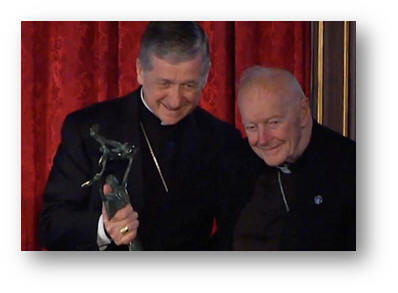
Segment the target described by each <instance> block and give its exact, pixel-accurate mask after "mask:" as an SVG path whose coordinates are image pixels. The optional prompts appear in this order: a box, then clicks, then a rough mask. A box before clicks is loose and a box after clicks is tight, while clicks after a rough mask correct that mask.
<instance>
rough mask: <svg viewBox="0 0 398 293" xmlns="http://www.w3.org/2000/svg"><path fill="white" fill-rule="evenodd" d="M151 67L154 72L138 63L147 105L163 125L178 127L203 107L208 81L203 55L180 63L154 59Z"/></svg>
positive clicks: (139, 81) (138, 76) (138, 74)
mask: <svg viewBox="0 0 398 293" xmlns="http://www.w3.org/2000/svg"><path fill="white" fill-rule="evenodd" d="M151 65H152V66H151V69H150V70H144V69H143V67H142V65H141V63H140V61H139V59H138V60H137V80H138V83H139V84H141V85H142V87H143V91H144V99H145V102H146V103H147V105H148V106H149V108H151V110H152V111H153V113H154V114H155V115H156V116H157V117H158V118H159V119H160V120H162V122H163V123H165V124H168V125H172V124H176V123H178V122H179V121H180V120H182V119H183V118H185V117H186V116H187V115H188V114H189V113H191V112H192V111H193V110H194V109H195V107H196V106H197V105H198V104H199V99H200V94H201V92H202V89H203V87H204V86H205V84H206V79H207V73H205V74H203V70H202V68H203V63H202V55H201V54H199V55H198V56H196V57H194V58H193V59H191V60H187V61H183V62H179V63H172V62H169V61H167V60H165V59H161V58H158V57H156V56H155V55H152V57H151Z"/></svg>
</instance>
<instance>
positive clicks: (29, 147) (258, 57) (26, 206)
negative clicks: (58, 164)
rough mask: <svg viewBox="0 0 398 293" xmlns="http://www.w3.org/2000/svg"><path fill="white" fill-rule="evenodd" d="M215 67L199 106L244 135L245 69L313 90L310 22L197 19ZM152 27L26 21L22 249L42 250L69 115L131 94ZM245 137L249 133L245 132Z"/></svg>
mask: <svg viewBox="0 0 398 293" xmlns="http://www.w3.org/2000/svg"><path fill="white" fill-rule="evenodd" d="M199 23H200V24H201V25H202V27H203V28H204V30H205V31H206V32H207V34H208V36H209V41H210V50H211V62H212V67H211V70H210V74H209V79H208V84H207V86H206V88H205V89H204V91H203V94H202V98H201V102H200V105H201V106H202V107H203V108H205V109H207V110H208V111H210V112H211V113H213V114H214V115H215V116H217V117H219V118H220V119H223V120H225V121H227V122H230V123H233V124H235V125H236V127H237V128H238V129H240V130H242V129H243V128H242V125H241V122H240V116H239V113H238V111H237V107H236V103H235V98H236V94H237V86H238V82H239V77H240V75H241V73H242V71H243V70H245V69H246V68H247V67H250V66H253V65H256V64H260V65H263V66H272V67H282V68H286V69H288V70H290V71H291V72H293V73H294V74H295V75H296V77H297V78H298V80H299V82H300V83H301V85H302V86H303V88H304V91H305V93H306V94H307V96H308V95H309V89H310V43H311V41H310V23H309V22H212V21H209V22H199ZM146 24H147V22H22V26H21V30H22V32H21V36H22V40H21V41H22V43H21V45H22V46H21V48H22V52H21V54H22V59H21V60H22V79H21V82H22V84H21V88H22V124H21V125H22V154H21V156H22V184H21V187H22V188H21V217H22V219H21V249H22V250H40V249H41V247H40V245H39V241H38V237H37V225H38V219H39V214H40V209H41V202H42V199H41V197H42V192H43V190H44V187H45V184H46V180H47V176H48V174H49V171H50V168H51V165H52V160H53V157H54V155H55V152H56V149H57V146H58V144H59V141H60V129H61V126H62V122H63V120H64V118H65V116H66V115H67V114H68V113H70V112H71V111H74V110H77V109H80V108H83V107H85V106H88V105H90V104H92V103H95V102H99V101H104V100H107V99H112V98H116V97H118V96H120V95H124V94H126V93H128V92H130V91H133V90H134V89H135V88H136V87H137V86H138V83H137V81H136V73H135V61H136V58H137V55H138V50H139V43H140V38H141V35H142V33H143V31H144V29H145V27H146ZM242 133H243V132H242Z"/></svg>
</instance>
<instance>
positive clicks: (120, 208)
mask: <svg viewBox="0 0 398 293" xmlns="http://www.w3.org/2000/svg"><path fill="white" fill-rule="evenodd" d="M98 128H99V127H98V125H94V126H92V127H91V128H90V136H91V137H93V138H94V139H95V140H96V141H97V142H98V143H99V144H100V152H101V153H102V155H101V157H100V159H99V161H98V165H99V166H100V167H101V170H100V171H99V172H98V173H96V174H95V175H94V177H93V178H92V179H91V180H88V181H86V182H84V183H83V184H82V185H81V187H83V188H85V187H89V186H91V185H93V184H95V183H97V184H99V193H100V196H101V199H102V202H103V215H104V225H105V228H106V230H107V232H108V234H109V235H110V236H111V238H112V239H113V240H114V242H115V243H116V244H117V245H121V244H129V250H135V249H134V242H132V240H133V239H134V238H135V237H136V233H137V227H138V220H137V218H138V214H137V213H136V212H135V211H134V210H133V208H132V206H131V204H130V197H129V194H128V192H127V178H128V175H129V173H130V170H131V166H132V163H133V160H134V157H135V155H136V154H137V151H138V150H137V148H136V147H135V146H134V145H131V144H129V143H124V144H122V143H120V142H118V141H115V140H110V139H106V138H104V137H103V136H100V135H99V134H98ZM111 160H128V165H127V168H126V170H125V172H124V175H123V179H122V182H121V183H120V184H119V180H118V179H117V178H116V176H115V175H112V174H110V175H108V176H107V177H106V179H105V181H104V178H103V175H104V172H105V170H106V164H107V162H108V161H111ZM130 239H131V240H130ZM126 241H127V243H126Z"/></svg>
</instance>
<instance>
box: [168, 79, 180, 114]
mask: <svg viewBox="0 0 398 293" xmlns="http://www.w3.org/2000/svg"><path fill="white" fill-rule="evenodd" d="M182 100H183V94H182V90H181V88H180V87H179V86H178V85H175V86H173V87H171V88H170V91H169V95H168V98H167V106H168V108H169V109H170V110H175V109H178V108H180V107H181V104H182Z"/></svg>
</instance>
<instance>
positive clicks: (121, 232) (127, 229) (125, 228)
mask: <svg viewBox="0 0 398 293" xmlns="http://www.w3.org/2000/svg"><path fill="white" fill-rule="evenodd" d="M128 231H129V226H127V225H126V226H124V227H123V228H122V229H120V234H122V235H124V234H126V233H127V232H128Z"/></svg>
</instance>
